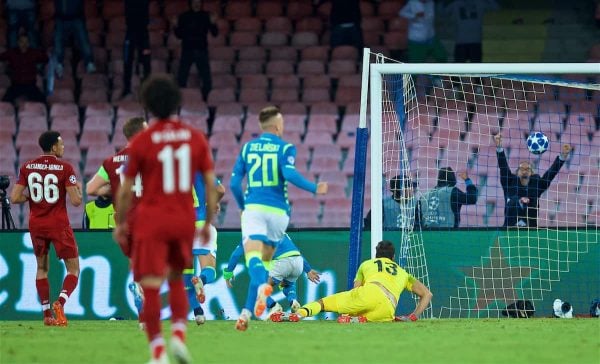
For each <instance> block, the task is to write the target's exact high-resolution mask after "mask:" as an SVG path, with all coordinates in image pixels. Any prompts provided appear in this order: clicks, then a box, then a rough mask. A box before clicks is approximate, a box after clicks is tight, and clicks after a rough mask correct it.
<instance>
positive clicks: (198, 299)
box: [183, 174, 225, 325]
mask: <svg viewBox="0 0 600 364" xmlns="http://www.w3.org/2000/svg"><path fill="white" fill-rule="evenodd" d="M215 189H216V190H217V200H218V201H220V200H221V198H223V195H225V187H223V185H222V184H221V181H219V180H218V179H215ZM204 196H205V193H204V180H203V179H202V175H201V174H198V175H196V177H195V178H194V187H193V188H192V197H193V198H194V208H195V209H196V230H197V231H199V230H200V229H202V227H203V226H204V223H205V220H206V201H205V197H204ZM218 208H219V204H217V209H218ZM217 214H218V211H217V212H216V213H215V216H216V215H217ZM192 254H193V255H194V265H193V267H190V268H189V269H185V270H184V271H183V279H184V283H185V285H186V287H185V289H186V293H187V295H188V301H189V303H190V306H191V308H192V309H193V310H194V319H195V321H196V324H198V325H201V324H203V323H204V322H205V321H206V317H205V316H204V310H203V309H202V306H201V305H200V304H201V303H204V300H205V299H206V297H205V295H204V285H205V284H208V283H212V282H214V281H215V278H216V270H215V266H216V263H217V260H216V259H217V229H216V228H215V227H214V226H212V225H211V227H210V239H209V241H208V243H207V244H205V245H202V243H201V241H200V237H199V236H198V235H196V236H195V237H194V245H193V248H192Z"/></svg>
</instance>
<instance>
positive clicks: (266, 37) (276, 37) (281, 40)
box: [260, 31, 288, 52]
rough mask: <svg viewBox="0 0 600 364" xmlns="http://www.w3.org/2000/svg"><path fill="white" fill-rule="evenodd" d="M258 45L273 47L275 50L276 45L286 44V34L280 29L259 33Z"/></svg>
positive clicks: (275, 50)
mask: <svg viewBox="0 0 600 364" xmlns="http://www.w3.org/2000/svg"><path fill="white" fill-rule="evenodd" d="M260 45H261V46H263V47H266V48H273V49H274V52H277V48H276V47H283V46H287V45H288V35H287V33H285V32H281V31H268V32H264V33H262V34H261V35H260Z"/></svg>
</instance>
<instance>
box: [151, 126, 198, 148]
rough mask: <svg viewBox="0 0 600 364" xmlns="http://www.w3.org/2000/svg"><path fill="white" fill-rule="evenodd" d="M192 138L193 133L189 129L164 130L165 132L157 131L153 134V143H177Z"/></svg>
mask: <svg viewBox="0 0 600 364" xmlns="http://www.w3.org/2000/svg"><path fill="white" fill-rule="evenodd" d="M191 138H192V133H191V132H190V131H189V130H187V129H179V130H163V131H155V132H153V133H152V142H153V143H155V144H157V143H165V142H177V141H184V140H190V139H191Z"/></svg>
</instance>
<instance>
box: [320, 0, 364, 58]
mask: <svg viewBox="0 0 600 364" xmlns="http://www.w3.org/2000/svg"><path fill="white" fill-rule="evenodd" d="M323 2H324V1H321V3H323ZM360 22H361V14H360V1H359V0H331V13H330V16H329V23H330V24H329V25H330V27H331V40H330V42H329V43H330V46H331V48H335V47H337V46H341V45H351V46H354V47H356V48H357V49H358V51H359V53H360V52H362V48H363V36H362V28H361V26H360Z"/></svg>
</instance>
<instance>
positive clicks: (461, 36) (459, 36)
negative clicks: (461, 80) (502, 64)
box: [446, 0, 498, 95]
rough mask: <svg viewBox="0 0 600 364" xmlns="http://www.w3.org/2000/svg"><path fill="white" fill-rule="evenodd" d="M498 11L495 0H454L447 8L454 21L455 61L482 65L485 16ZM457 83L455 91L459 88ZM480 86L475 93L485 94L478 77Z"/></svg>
mask: <svg viewBox="0 0 600 364" xmlns="http://www.w3.org/2000/svg"><path fill="white" fill-rule="evenodd" d="M496 9H498V4H497V3H496V1H495V0H454V1H452V2H451V3H449V4H448V5H447V7H446V12H447V13H448V15H449V17H450V18H451V19H453V20H454V26H455V35H454V40H455V44H454V61H455V62H457V63H466V62H469V61H470V62H473V63H481V61H482V51H481V39H482V25H483V16H484V15H485V12H486V11H487V10H496ZM457 78H458V77H456V78H453V81H455V82H454V83H455V86H454V87H455V89H456V88H458V87H459V86H458V84H457V83H456V81H457V80H456V79H457ZM474 82H475V83H476V84H477V85H478V86H476V87H475V93H477V94H479V95H481V94H483V88H482V87H481V85H482V82H481V77H476V78H475V81H474Z"/></svg>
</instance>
